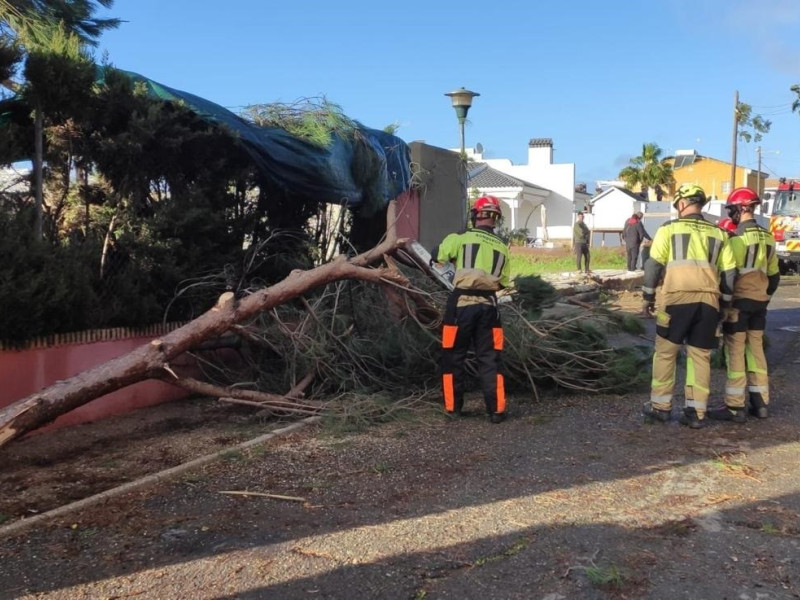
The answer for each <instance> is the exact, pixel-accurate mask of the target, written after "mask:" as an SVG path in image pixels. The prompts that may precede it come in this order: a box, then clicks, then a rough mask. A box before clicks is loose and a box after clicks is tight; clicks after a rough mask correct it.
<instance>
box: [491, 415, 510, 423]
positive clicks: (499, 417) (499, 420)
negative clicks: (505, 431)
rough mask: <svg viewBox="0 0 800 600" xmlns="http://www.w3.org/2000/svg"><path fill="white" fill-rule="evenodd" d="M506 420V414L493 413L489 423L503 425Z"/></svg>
mask: <svg viewBox="0 0 800 600" xmlns="http://www.w3.org/2000/svg"><path fill="white" fill-rule="evenodd" d="M505 420H506V415H505V413H492V414H491V415H489V421H491V422H492V423H502V422H503V421H505Z"/></svg>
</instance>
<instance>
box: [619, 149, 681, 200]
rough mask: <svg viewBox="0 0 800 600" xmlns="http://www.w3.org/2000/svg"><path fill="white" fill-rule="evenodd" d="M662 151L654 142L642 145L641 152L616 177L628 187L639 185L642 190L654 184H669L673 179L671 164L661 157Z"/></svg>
mask: <svg viewBox="0 0 800 600" xmlns="http://www.w3.org/2000/svg"><path fill="white" fill-rule="evenodd" d="M662 154H663V151H662V150H661V148H660V147H659V146H658V144H656V143H652V142H651V143H648V144H643V145H642V153H641V154H640V155H639V156H634V157H633V158H632V159H631V160H630V164H629V165H628V166H627V167H625V168H624V169H622V170H621V171H620V172H619V175H618V177H619V178H620V179H621V180H622V181H624V182H625V186H626V187H627V188H628V189H631V190H632V189H634V188H635V187H636V186H639V187H640V189H641V190H642V191H646V190H647V189H649V188H651V187H653V188H654V187H655V186H669V185H671V184H672V183H673V182H674V181H675V179H674V176H673V173H672V165H670V164H669V163H668V162H666V159H665V158H662Z"/></svg>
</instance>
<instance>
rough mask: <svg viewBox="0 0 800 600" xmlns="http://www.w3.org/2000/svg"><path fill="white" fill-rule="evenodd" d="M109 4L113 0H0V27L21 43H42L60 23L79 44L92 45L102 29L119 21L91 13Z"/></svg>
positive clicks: (116, 25) (108, 27) (115, 24)
mask: <svg viewBox="0 0 800 600" xmlns="http://www.w3.org/2000/svg"><path fill="white" fill-rule="evenodd" d="M113 4H114V0H0V29H3V30H5V31H6V32H11V33H12V34H13V36H14V37H16V38H17V39H18V40H19V41H21V42H22V43H24V44H45V43H46V39H47V36H48V35H50V33H51V32H52V28H53V27H54V26H56V25H58V24H59V23H61V24H63V26H64V28H65V29H66V30H67V31H68V32H70V33H74V34H75V35H77V36H78V38H79V39H80V41H81V43H82V44H86V45H89V46H96V45H97V42H98V39H99V38H100V36H101V35H102V33H103V32H104V31H106V30H108V29H115V28H116V27H119V25H120V23H122V21H121V20H120V19H113V18H112V19H99V18H97V17H95V16H94V14H95V13H96V12H97V10H99V9H100V8H101V7H102V8H111V7H112V6H113Z"/></svg>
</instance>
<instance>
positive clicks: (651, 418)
mask: <svg viewBox="0 0 800 600" xmlns="http://www.w3.org/2000/svg"><path fill="white" fill-rule="evenodd" d="M642 414H643V415H644V422H645V423H655V422H656V421H659V422H661V423H666V422H668V421H669V420H670V419H672V411H669V410H661V409H660V408H653V405H652V404H650V403H649V402H645V403H644V405H643V406H642Z"/></svg>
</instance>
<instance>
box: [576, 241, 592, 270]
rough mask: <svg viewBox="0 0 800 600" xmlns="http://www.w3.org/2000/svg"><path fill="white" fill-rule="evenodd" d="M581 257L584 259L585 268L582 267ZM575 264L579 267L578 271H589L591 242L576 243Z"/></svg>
mask: <svg viewBox="0 0 800 600" xmlns="http://www.w3.org/2000/svg"><path fill="white" fill-rule="evenodd" d="M581 259H584V260H583V263H584V268H583V269H581ZM575 264H576V265H577V267H578V271H586V272H587V273H588V272H589V244H575Z"/></svg>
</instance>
